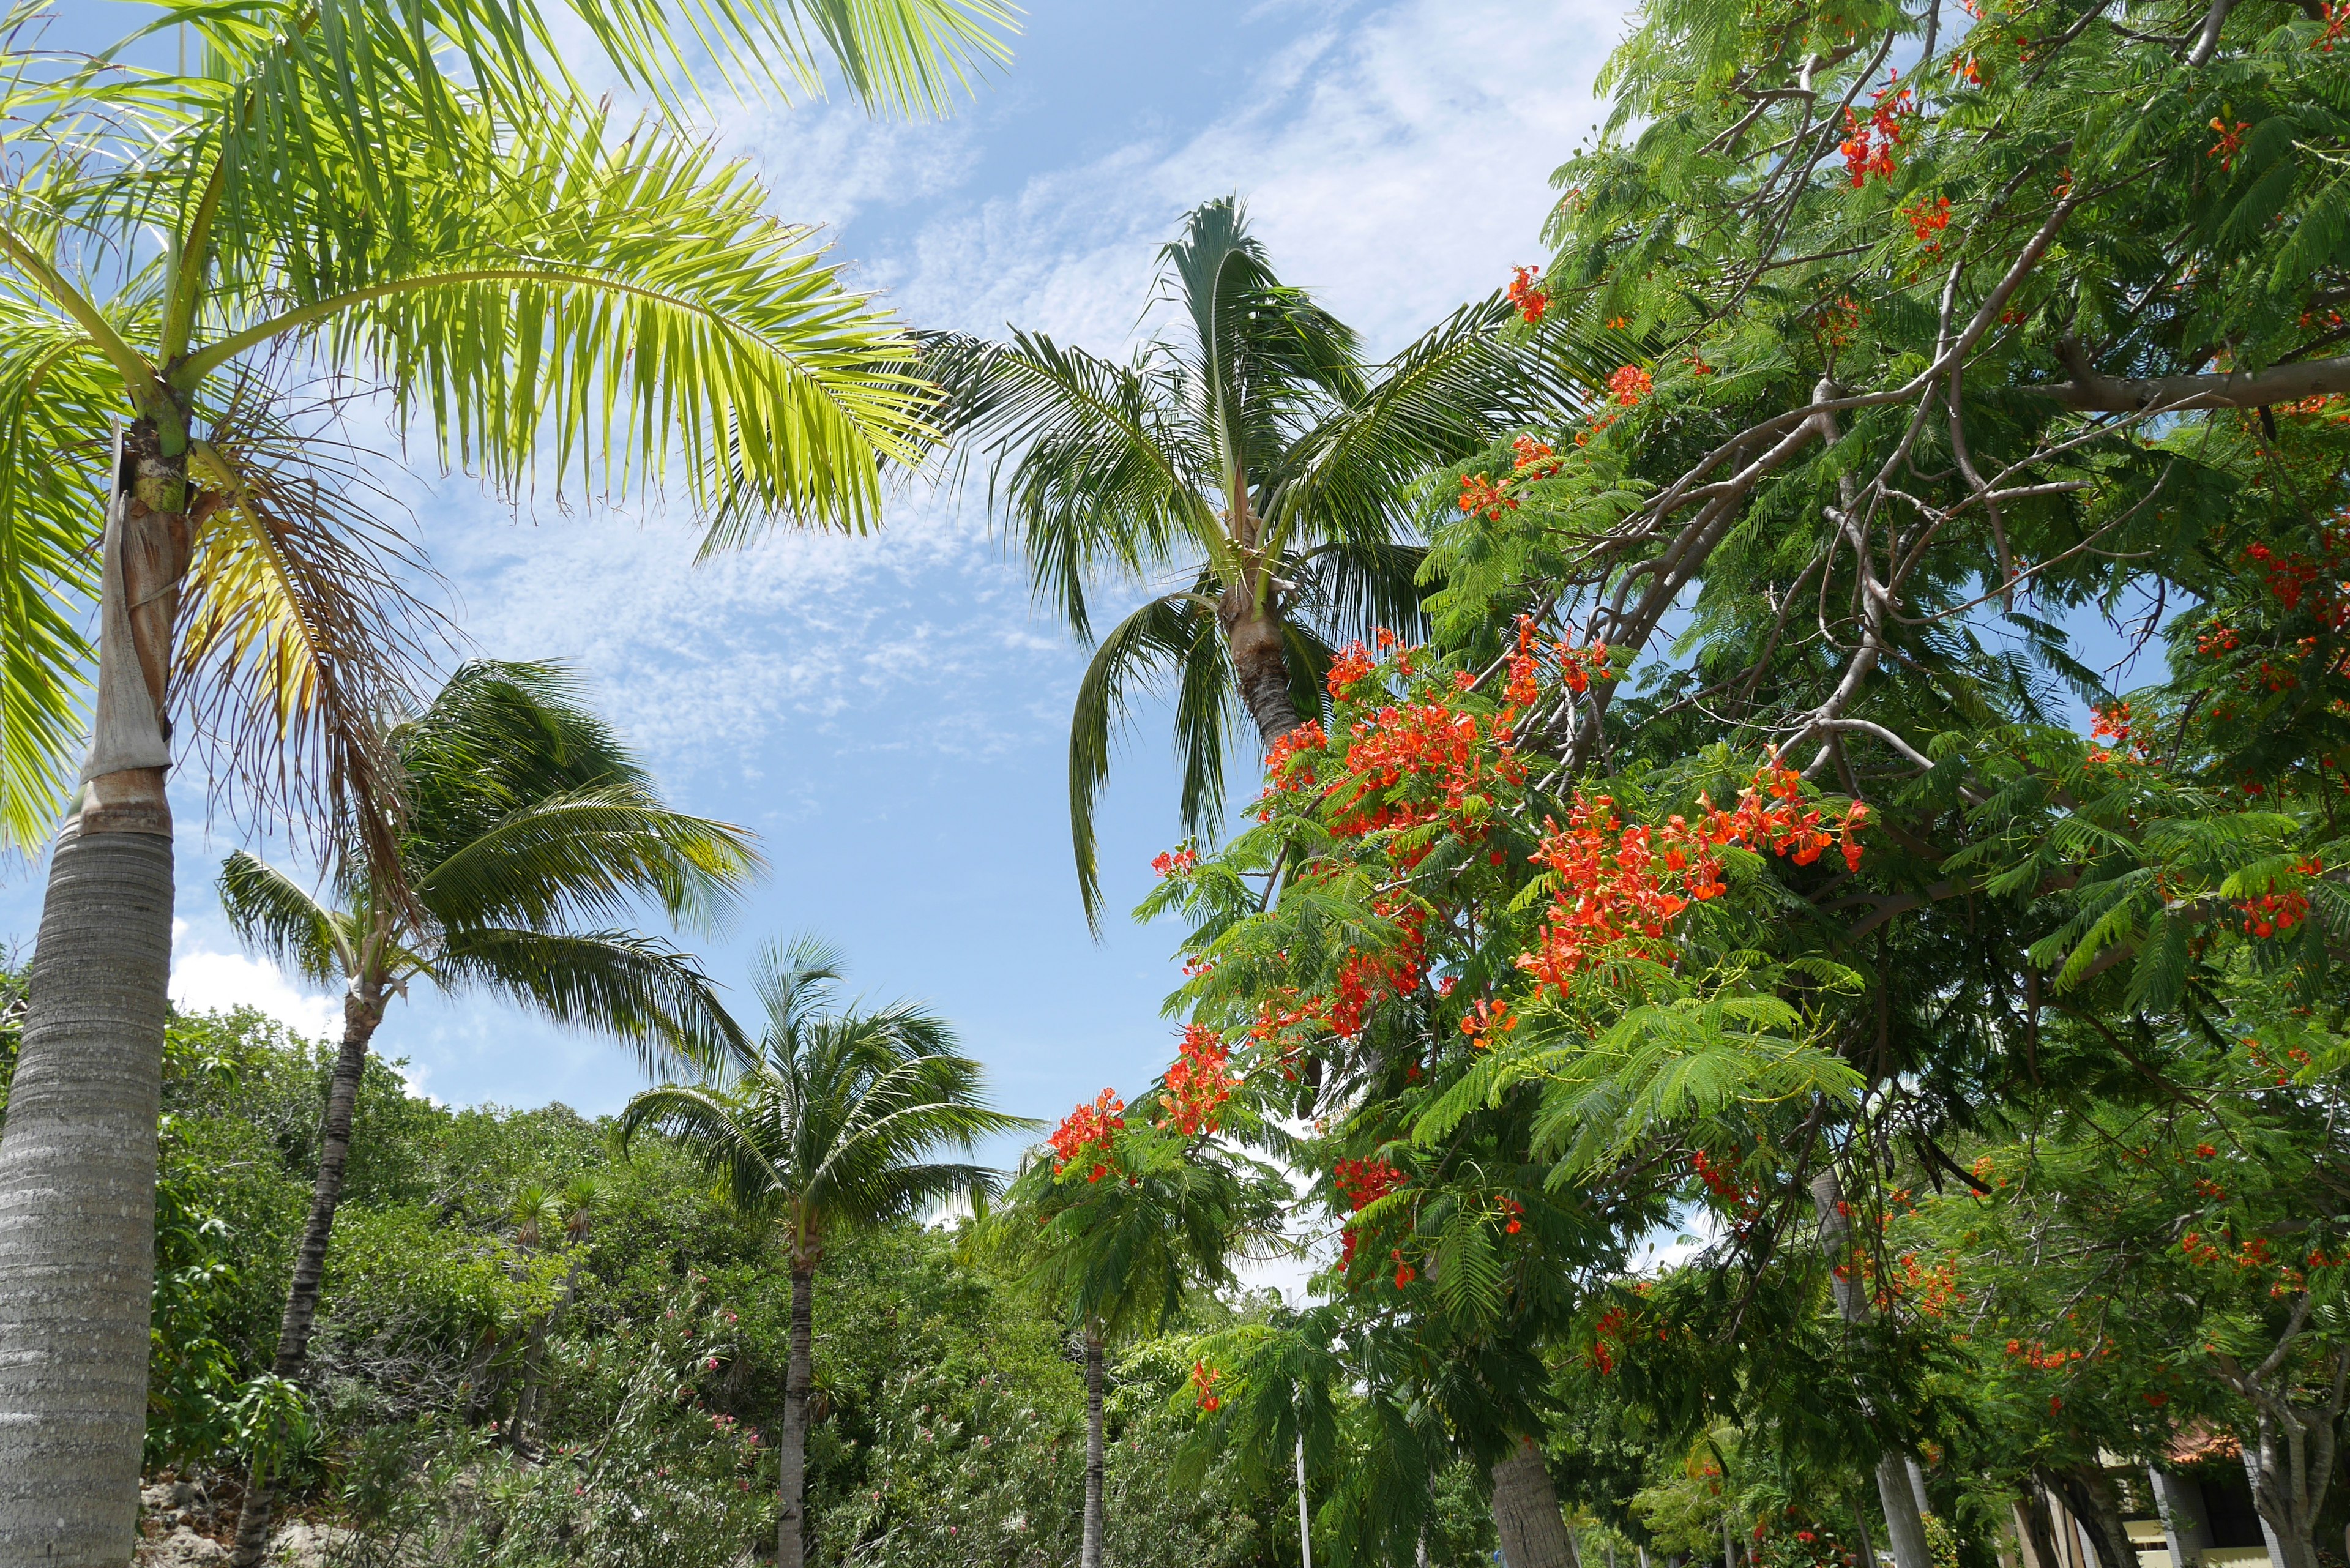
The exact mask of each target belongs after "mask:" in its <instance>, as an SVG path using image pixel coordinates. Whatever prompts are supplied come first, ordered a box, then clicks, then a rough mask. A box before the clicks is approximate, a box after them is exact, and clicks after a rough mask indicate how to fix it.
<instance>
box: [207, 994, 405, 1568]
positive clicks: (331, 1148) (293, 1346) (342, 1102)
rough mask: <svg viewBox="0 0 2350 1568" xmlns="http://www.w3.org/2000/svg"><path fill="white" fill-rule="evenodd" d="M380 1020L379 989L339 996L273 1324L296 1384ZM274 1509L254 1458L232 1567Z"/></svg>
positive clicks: (264, 1535) (283, 1372) (280, 1365)
mask: <svg viewBox="0 0 2350 1568" xmlns="http://www.w3.org/2000/svg"><path fill="white" fill-rule="evenodd" d="M382 1022H383V990H382V988H381V987H380V986H379V985H376V984H375V983H373V982H372V981H353V982H352V984H351V988H350V990H349V991H348V992H346V993H345V995H344V997H343V1048H342V1050H341V1051H340V1052H339V1053H338V1054H337V1055H336V1057H335V1073H334V1076H333V1078H331V1079H330V1080H329V1081H328V1087H327V1111H326V1116H325V1117H324V1118H323V1120H322V1122H321V1124H320V1127H319V1132H318V1175H317V1179H316V1180H315V1181H314V1182H312V1184H311V1187H310V1218H309V1220H308V1221H307V1223H305V1224H304V1226H303V1227H302V1242H301V1245H300V1246H298V1247H296V1249H295V1251H294V1281H293V1284H292V1286H291V1288H290V1289H288V1291H287V1292H286V1312H285V1314H284V1315H283V1316H282V1317H280V1318H279V1319H278V1323H277V1355H276V1360H275V1361H274V1362H272V1364H271V1366H270V1368H269V1369H270V1371H271V1372H273V1373H275V1374H276V1376H280V1377H285V1378H290V1379H298V1378H300V1376H302V1372H303V1369H304V1368H305V1367H307V1366H308V1365H309V1360H310V1330H311V1328H312V1326H313V1325H314V1324H317V1320H318V1285H319V1282H321V1281H322V1280H323V1279H324V1278H325V1277H326V1272H327V1242H328V1238H329V1237H330V1236H332V1235H333V1233H334V1229H335V1206H336V1205H337V1204H338V1203H340V1202H341V1201H342V1197H343V1172H344V1170H345V1168H346V1167H347V1166H348V1163H349V1160H350V1152H351V1114H352V1112H353V1111H354V1110H356V1109H357V1108H358V1106H359V1080H360V1078H361V1077H362V1076H363V1075H365V1074H366V1072H367V1056H368V1042H369V1041H370V1040H372V1039H374V1038H375V1032H376V1026H377V1025H378V1024H380V1023H382ZM276 1507H277V1482H276V1478H275V1477H273V1476H271V1475H270V1474H269V1473H268V1471H267V1470H266V1469H265V1468H264V1467H263V1465H262V1464H261V1462H260V1461H259V1460H258V1459H256V1460H255V1462H254V1464H253V1467H252V1469H250V1470H249V1471H248V1472H247V1474H246V1477H245V1482H244V1505H243V1506H242V1507H241V1508H240V1509H239V1510H238V1511H237V1516H236V1550H235V1552H234V1554H233V1555H232V1556H231V1557H230V1559H229V1562H230V1563H231V1565H232V1568H253V1565H254V1564H255V1563H259V1562H260V1561H261V1558H262V1554H263V1553H264V1552H266V1551H267V1550H268V1548H269V1523H270V1518H271V1515H272V1514H273V1513H275V1512H276Z"/></svg>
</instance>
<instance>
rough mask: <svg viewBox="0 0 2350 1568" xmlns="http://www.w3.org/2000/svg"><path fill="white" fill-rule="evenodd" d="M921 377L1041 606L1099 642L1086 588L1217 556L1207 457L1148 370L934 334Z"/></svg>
mask: <svg viewBox="0 0 2350 1568" xmlns="http://www.w3.org/2000/svg"><path fill="white" fill-rule="evenodd" d="M921 341H922V358H921V370H922V374H923V376H924V377H925V379H928V380H929V381H930V382H931V384H932V385H933V386H934V387H935V388H936V389H937V397H938V402H937V404H936V405H935V408H934V410H933V412H932V416H931V417H932V418H933V419H934V420H935V421H936V422H937V423H938V425H939V426H940V428H941V431H943V432H945V433H946V434H947V435H949V436H951V437H952V438H954V439H957V440H959V441H962V442H964V443H965V444H966V445H967V446H968V447H969V448H970V449H971V450H973V451H975V452H980V453H982V454H984V455H985V456H986V457H987V459H988V460H989V462H990V464H991V467H990V473H989V484H988V488H989V493H990V498H991V500H1000V501H1001V502H1002V504H1003V506H1004V508H1005V511H1006V513H1007V514H1008V517H1009V519H1010V522H1011V524H1012V527H1013V529H1014V532H1015V533H1016V534H1017V535H1019V538H1020V541H1021V544H1022V546H1023V550H1024V554H1025V555H1026V556H1027V557H1028V564H1029V573H1030V581H1031V584H1032V586H1033V587H1034V588H1035V594H1036V597H1037V599H1038V601H1039V602H1040V603H1046V604H1050V605H1052V606H1053V607H1054V608H1055V610H1057V611H1058V612H1059V614H1060V615H1061V617H1062V618H1063V619H1065V620H1066V621H1067V622H1068V624H1069V627H1070V629H1071V630H1073V631H1075V632H1076V634H1077V635H1078V636H1079V637H1090V636H1091V634H1092V630H1091V622H1090V619H1089V618H1088V613H1087V607H1086V597H1085V595H1086V589H1087V581H1088V579H1089V578H1090V577H1092V576H1094V575H1095V574H1096V573H1098V572H1102V571H1109V572H1113V573H1116V574H1118V575H1119V576H1125V577H1128V578H1129V579H1137V580H1139V579H1140V578H1142V577H1145V576H1148V575H1149V572H1150V571H1151V570H1152V569H1154V568H1155V567H1157V566H1160V565H1163V564H1164V563H1165V562H1166V561H1167V560H1168V559H1169V558H1170V551H1172V550H1173V549H1174V548H1175V547H1176V546H1177V545H1178V544H1179V543H1189V544H1190V545H1192V546H1193V547H1194V548H1196V549H1200V550H1202V551H1209V552H1212V551H1213V550H1215V549H1216V548H1218V545H1217V538H1218V535H1217V532H1216V524H1215V519H1214V516H1213V514H1212V513H1211V510H1210V509H1209V508H1208V506H1207V505H1206V504H1204V503H1203V502H1202V501H1201V486H1202V484H1203V483H1204V484H1207V485H1209V486H1212V485H1213V483H1214V470H1213V466H1212V464H1211V463H1210V462H1206V461H1204V460H1205V459H1207V458H1208V457H1209V456H1210V455H1211V454H1210V452H1209V451H1208V450H1207V449H1206V448H1205V447H1204V446H1203V445H1202V444H1201V441H1200V439H1199V438H1200V433H1201V432H1199V431H1192V430H1186V429H1185V428H1183V424H1184V421H1182V420H1181V419H1180V417H1179V416H1180V413H1181V408H1180V400H1179V399H1177V398H1176V397H1174V396H1172V395H1171V394H1172V393H1173V391H1174V389H1172V388H1171V387H1170V385H1169V384H1168V382H1167V380H1166V378H1165V376H1164V375H1163V374H1161V373H1159V372H1155V371H1154V370H1153V369H1151V368H1150V366H1149V364H1148V363H1147V362H1142V363H1136V364H1126V365H1121V364H1118V363H1116V362H1114V361H1112V360H1108V359H1104V358H1098V357H1097V356H1095V355H1093V354H1089V353H1087V351H1086V350H1084V349H1082V348H1069V347H1066V346H1064V345H1061V344H1057V343H1055V342H1054V341H1053V340H1052V339H1051V338H1049V337H1045V336H1044V335H1042V334H1040V333H1022V334H1019V335H1017V336H1016V337H1014V338H1013V340H1012V341H1011V342H1009V343H991V342H989V341H987V340H985V339H983V338H978V337H964V336H961V335H957V334H926V335H924V337H923V338H922V340H921Z"/></svg>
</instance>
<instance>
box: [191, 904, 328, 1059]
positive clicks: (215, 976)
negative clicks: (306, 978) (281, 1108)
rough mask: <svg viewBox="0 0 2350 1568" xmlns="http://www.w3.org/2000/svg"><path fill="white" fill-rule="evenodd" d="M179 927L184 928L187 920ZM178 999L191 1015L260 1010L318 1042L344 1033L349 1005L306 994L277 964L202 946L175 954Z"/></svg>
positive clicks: (311, 993)
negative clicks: (231, 1009)
mask: <svg viewBox="0 0 2350 1568" xmlns="http://www.w3.org/2000/svg"><path fill="white" fill-rule="evenodd" d="M173 924H174V926H175V928H182V929H183V928H184V927H185V925H186V922H185V921H174V922H173ZM176 935H177V930H176V929H175V931H174V936H175V937H176ZM175 946H176V943H175ZM172 1002H174V1003H176V1004H177V1005H178V1006H180V1007H181V1008H182V1009H184V1010H186V1011H188V1012H211V1011H213V1010H214V1009H218V1010H221V1011H226V1010H227V1009H229V1008H232V1007H252V1008H258V1009H259V1010H260V1011H261V1012H265V1013H267V1014H268V1015H269V1016H270V1017H272V1018H275V1019H276V1020H278V1021H279V1022H280V1023H284V1024H286V1026H287V1027H288V1028H290V1029H293V1030H294V1031H295V1032H296V1033H299V1034H302V1035H305V1036H307V1037H308V1038H312V1039H317V1038H318V1037H320V1036H325V1037H327V1038H329V1039H331V1038H334V1037H336V1036H338V1035H339V1034H340V1033H342V1026H343V1004H342V1000H341V999H340V998H339V997H333V996H319V995H317V994H315V993H313V992H307V991H304V990H303V989H302V988H301V987H300V986H298V985H296V983H295V982H294V981H291V980H288V979H287V978H286V975H285V973H284V971H281V970H279V969H278V967H277V966H276V964H273V963H270V962H268V961H265V960H260V959H251V958H247V957H245V956H244V954H243V953H222V952H212V951H208V950H203V949H201V948H195V949H192V950H186V951H174V952H173V953H172Z"/></svg>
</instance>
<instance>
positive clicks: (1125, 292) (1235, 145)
mask: <svg viewBox="0 0 2350 1568" xmlns="http://www.w3.org/2000/svg"><path fill="white" fill-rule="evenodd" d="M1622 16H1623V10H1622V8H1621V7H1619V6H1617V5H1610V4H1607V3H1606V0H1548V3H1546V4H1534V5H1520V4H1511V5H1474V6H1471V5H1460V4H1458V3H1457V0H1403V3H1401V4H1398V5H1390V6H1388V7H1386V8H1384V9H1381V10H1378V11H1375V12H1373V13H1371V14H1370V15H1369V16H1368V18H1367V19H1366V20H1363V21H1360V22H1358V23H1357V22H1347V23H1344V24H1343V25H1338V24H1334V25H1330V26H1324V27H1321V28H1319V29H1316V30H1315V31H1313V32H1311V33H1309V34H1306V35H1305V36H1302V37H1300V38H1298V39H1296V40H1295V41H1294V42H1293V43H1292V44H1291V45H1289V46H1288V47H1285V48H1284V49H1282V50H1280V51H1278V52H1276V53H1275V54H1274V57H1271V58H1270V59H1268V60H1267V61H1266V62H1264V64H1263V65H1262V66H1261V67H1259V68H1258V70H1257V72H1256V74H1255V77H1254V79H1253V80H1251V81H1249V82H1247V83H1246V84H1244V85H1243V88H1242V89H1241V90H1240V91H1239V92H1238V93H1237V94H1236V95H1235V97H1234V99H1233V100H1232V102H1231V103H1229V104H1225V105H1222V106H1218V107H1217V111H1216V112H1215V115H1214V118H1213V119H1211V121H1210V123H1209V124H1208V125H1207V127H1206V128H1205V129H1204V130H1201V131H1199V132H1197V133H1196V134H1194V135H1193V136H1191V138H1190V139H1189V140H1185V141H1183V142H1181V143H1180V144H1178V145H1174V146H1171V147H1159V146H1154V145H1150V144H1148V143H1139V142H1138V143H1130V144H1128V145H1127V146H1125V147H1121V148H1119V149H1118V150H1116V151H1112V152H1111V153H1109V154H1107V155H1106V156H1104V157H1102V158H1099V159H1097V160H1096V161H1093V162H1091V163H1088V164H1085V165H1082V166H1078V167H1074V168H1066V169H1060V170H1055V171H1048V172H1045V173H1043V174H1039V175H1037V176H1035V178H1033V179H1032V180H1030V181H1029V182H1028V183H1027V185H1026V186H1025V187H1024V189H1023V190H1022V192H1020V194H1019V195H1018V196H1017V197H1015V198H1011V199H1007V200H1003V201H998V202H989V203H987V204H986V205H985V206H984V207H983V208H982V209H980V210H979V211H977V212H975V213H972V212H966V213H961V214H956V215H952V216H948V217H942V218H941V219H939V220H937V221H936V222H934V223H931V225H930V226H928V227H927V228H926V229H924V230H923V231H922V232H921V233H920V235H919V237H918V239H917V240H916V243H915V247H914V254H913V256H912V257H911V259H910V265H905V264H900V265H897V266H894V267H891V268H888V269H885V272H886V274H887V275H891V276H893V277H894V279H895V281H896V283H897V286H898V303H899V307H900V308H901V309H902V310H904V311H905V312H906V313H907V314H908V315H909V316H910V317H912V318H914V319H918V320H925V321H933V320H935V321H952V322H955V323H958V324H960V325H963V326H965V327H970V328H972V329H974V330H988V331H992V330H994V329H996V328H997V327H998V326H999V325H1000V324H1001V323H1002V322H1003V321H1005V320H1007V319H1008V320H1012V321H1016V322H1018V323H1019V324H1020V325H1021V326H1024V327H1042V328H1045V330H1048V331H1052V332H1055V333H1058V334H1063V335H1066V336H1071V337H1081V338H1084V339H1087V340H1088V341H1093V342H1096V343H1097V344H1098V343H1103V342H1116V341H1118V340H1120V339H1122V338H1124V337H1126V336H1127V335H1128V331H1129V329H1130V328H1131V327H1132V326H1133V323H1134V319H1135V314H1136V311H1137V308H1138V306H1139V304H1140V302H1141V300H1142V298H1143V296H1144V293H1145V289H1146V286H1147V283H1148V280H1149V274H1150V269H1151V265H1152V256H1153V254H1154V252H1155V251H1156V249H1157V247H1158V245H1159V244H1160V243H1162V242H1163V241H1164V240H1165V239H1166V238H1167V237H1168V234H1170V231H1171V230H1172V228H1173V225H1174V223H1175V221H1176V219H1177V218H1178V217H1179V216H1180V214H1181V213H1183V212H1184V211H1185V210H1186V209H1188V208H1189V207H1191V206H1192V205H1194V204H1196V203H1197V202H1201V201H1203V200H1206V199H1208V198H1210V197H1211V196H1215V195H1218V194H1222V193H1223V192H1227V191H1238V192H1240V193H1241V194H1243V196H1245V197H1246V198H1247V199H1248V201H1249V204H1250V211H1251V213H1252V216H1253V220H1254V223H1255V226H1256V229H1257V232H1258V233H1259V234H1261V235H1262V236H1263V239H1264V240H1265V242H1266V244H1268V245H1269V246H1270V247H1271V249H1272V251H1273V254H1274V261H1275V264H1276V265H1278V267H1279V268H1280V270H1281V273H1282V275H1283V276H1284V277H1285V278H1288V279H1289V280H1291V281H1293V282H1295V283H1299V284H1303V285H1305V286H1308V287H1311V288H1314V289H1315V290H1316V291H1318V292H1320V293H1321V294H1322V295H1323V296H1324V297H1325V298H1326V300H1327V301H1328V302H1329V304H1330V305H1331V306H1333V307H1334V308H1335V309H1336V310H1337V311H1338V313H1339V314H1340V316H1341V317H1345V318H1346V319H1347V320H1349V321H1351V322H1353V323H1354V324H1355V325H1356V326H1357V327H1360V328H1361V329H1362V330H1363V331H1364V332H1365V333H1366V335H1367V337H1368V339H1369V341H1370V342H1371V343H1372V345H1373V347H1374V348H1394V347H1397V346H1399V345H1400V344H1401V343H1403V342H1404V341H1406V340H1407V339H1408V338H1409V337H1411V336H1412V335H1413V334H1415V333H1416V332H1418V331H1419V330H1421V329H1422V328H1424V327H1427V326H1429V325H1430V324H1432V323H1433V322H1434V321H1435V320H1436V319H1437V318H1438V317H1440V316H1441V315H1442V314H1443V313H1444V312H1446V311H1447V310H1449V309H1451V307H1452V306H1455V305H1457V304H1459V303H1460V302H1461V301H1462V300H1464V299H1470V298H1474V297H1477V296H1482V295H1483V294H1485V293H1487V292H1488V291H1490V290H1491V289H1492V288H1494V287H1495V286H1498V285H1500V284H1501V283H1502V282H1503V281H1504V280H1505V279H1506V277H1507V275H1508V269H1509V267H1510V266H1511V265H1513V264H1514V263H1518V262H1526V261H1534V260H1536V259H1538V255H1539V252H1538V240H1537V235H1538V233H1539V230H1540V227H1541V224H1542V220H1543V217H1544V213H1546V212H1547V211H1548V209H1549V206H1550V203H1551V201H1552V199H1553V198H1552V196H1551V193H1550V191H1549V185H1548V181H1549V175H1550V171H1551V170H1552V169H1554V168H1555V167H1556V166H1557V165H1558V164H1559V163H1560V162H1562V161H1565V157H1566V155H1567V153H1568V152H1569V151H1570V150H1571V148H1572V146H1573V143H1574V142H1575V139H1576V138H1577V137H1578V136H1579V135H1581V134H1582V133H1583V132H1585V131H1586V130H1589V129H1590V128H1591V127H1593V126H1594V125H1596V123H1597V121H1598V119H1599V116H1600V113H1601V106H1600V105H1599V104H1598V103H1597V101H1596V99H1594V98H1593V97H1592V94H1591V82H1592V78H1593V75H1594V73H1595V72H1596V69H1597V67H1598V64H1599V62H1600V61H1601V60H1602V59H1603V58H1604V57H1606V55H1607V50H1608V49H1609V48H1610V47H1612V46H1613V44H1614V43H1615V42H1616V39H1617V35H1618V34H1619V32H1620V31H1621V26H1622ZM1536 39H1538V40H1540V47H1530V41H1531V40H1536Z"/></svg>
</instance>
